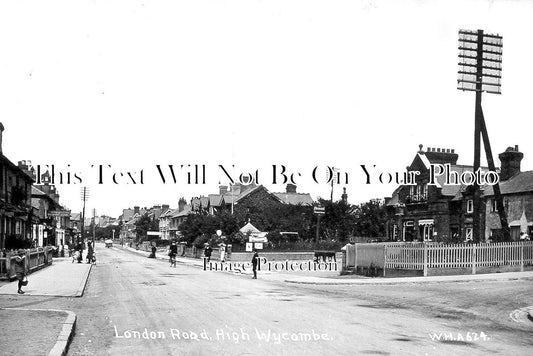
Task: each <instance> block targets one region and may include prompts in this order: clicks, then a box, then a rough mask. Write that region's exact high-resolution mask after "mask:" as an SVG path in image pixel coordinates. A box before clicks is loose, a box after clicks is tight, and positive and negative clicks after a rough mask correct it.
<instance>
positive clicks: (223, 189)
mask: <svg viewBox="0 0 533 356" xmlns="http://www.w3.org/2000/svg"><path fill="white" fill-rule="evenodd" d="M218 188H219V189H220V195H224V194H226V193H227V192H228V186H227V185H220V186H219V187H218Z"/></svg>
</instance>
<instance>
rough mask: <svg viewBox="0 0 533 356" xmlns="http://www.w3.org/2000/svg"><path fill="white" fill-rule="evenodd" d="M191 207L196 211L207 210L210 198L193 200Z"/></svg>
mask: <svg viewBox="0 0 533 356" xmlns="http://www.w3.org/2000/svg"><path fill="white" fill-rule="evenodd" d="M191 205H192V207H193V209H194V210H197V209H199V208H207V207H208V206H209V197H203V196H202V197H197V198H192V199H191Z"/></svg>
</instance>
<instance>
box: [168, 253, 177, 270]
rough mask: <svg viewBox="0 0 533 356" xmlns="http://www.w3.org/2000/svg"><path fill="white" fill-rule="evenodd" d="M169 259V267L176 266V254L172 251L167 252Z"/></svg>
mask: <svg viewBox="0 0 533 356" xmlns="http://www.w3.org/2000/svg"><path fill="white" fill-rule="evenodd" d="M169 256H170V257H169V259H168V261H169V262H170V267H176V254H174V253H171V254H169Z"/></svg>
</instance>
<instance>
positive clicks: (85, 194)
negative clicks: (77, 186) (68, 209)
mask: <svg viewBox="0 0 533 356" xmlns="http://www.w3.org/2000/svg"><path fill="white" fill-rule="evenodd" d="M80 198H81V200H82V201H83V213H82V218H81V241H82V243H83V241H84V239H83V236H84V230H85V202H86V201H87V200H89V188H87V187H82V188H81V193H80Z"/></svg>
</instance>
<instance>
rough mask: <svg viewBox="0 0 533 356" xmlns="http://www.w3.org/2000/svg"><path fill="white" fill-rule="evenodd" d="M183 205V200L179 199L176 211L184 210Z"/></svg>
mask: <svg viewBox="0 0 533 356" xmlns="http://www.w3.org/2000/svg"><path fill="white" fill-rule="evenodd" d="M185 205H187V201H186V200H185V198H180V200H179V201H178V211H183V209H185Z"/></svg>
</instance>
